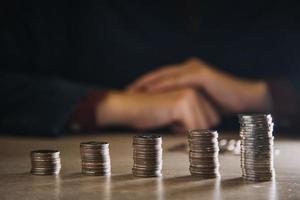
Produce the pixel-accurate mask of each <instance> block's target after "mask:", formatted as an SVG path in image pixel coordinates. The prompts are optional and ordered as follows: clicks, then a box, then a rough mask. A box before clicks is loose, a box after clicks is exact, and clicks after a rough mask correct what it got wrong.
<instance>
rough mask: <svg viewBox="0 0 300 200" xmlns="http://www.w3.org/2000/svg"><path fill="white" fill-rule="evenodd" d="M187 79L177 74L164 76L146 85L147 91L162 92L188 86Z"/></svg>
mask: <svg viewBox="0 0 300 200" xmlns="http://www.w3.org/2000/svg"><path fill="white" fill-rule="evenodd" d="M189 86H190V84H189V81H188V79H187V78H186V77H184V76H181V75H177V76H172V77H165V78H162V79H161V80H158V81H156V82H155V83H152V84H149V85H148V86H146V88H145V91H147V92H163V91H166V90H171V89H177V88H183V87H189Z"/></svg>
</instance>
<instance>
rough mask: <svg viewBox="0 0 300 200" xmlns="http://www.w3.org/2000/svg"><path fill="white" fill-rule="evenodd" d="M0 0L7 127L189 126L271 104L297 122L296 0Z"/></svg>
mask: <svg viewBox="0 0 300 200" xmlns="http://www.w3.org/2000/svg"><path fill="white" fill-rule="evenodd" d="M0 7H1V15H2V16H1V21H2V22H3V23H2V24H3V26H1V32H0V34H1V35H0V41H1V59H0V62H1V69H0V70H1V73H0V84H1V87H0V94H1V100H0V103H1V104H0V111H1V116H0V130H1V132H2V133H15V134H23V135H26V134H35V135H60V134H62V133H63V132H69V131H70V129H71V130H72V129H76V130H80V131H95V130H97V129H99V128H103V127H109V126H125V127H132V128H136V129H139V130H145V129H153V128H160V127H165V126H172V127H175V129H177V130H178V131H183V130H188V129H195V128H212V127H215V126H217V125H218V124H219V123H220V122H221V121H222V119H223V118H224V116H227V115H233V114H236V113H241V112H272V113H274V115H275V116H277V117H278V120H279V122H280V124H282V125H288V126H289V127H292V125H297V122H299V120H298V119H299V118H298V116H299V106H298V103H299V97H298V95H299V92H300V88H299V86H300V84H299V78H298V77H299V69H298V65H299V64H300V60H299V56H298V52H299V47H300V44H299V43H300V36H299V23H298V22H299V15H298V10H299V3H298V2H296V1H288V2H287V1H273V0H264V1H258V0H256V1H251V2H240V1H237V0H231V1H216V0H210V1H206V0H203V1H193V0H188V1H162V2H156V1H149V2H148V1H147V2H135V1H128V2H124V1H118V0H110V1H93V0H88V1H81V0H76V1H68V0H64V1H51V2H41V1H34V0H30V1H26V2H24V1H14V2H1V6H0ZM208 63H209V64H208ZM160 66H162V67H160ZM153 70H154V71H153ZM145 74H146V75H145ZM127 86H128V89H126V88H127ZM281 122H282V123H281Z"/></svg>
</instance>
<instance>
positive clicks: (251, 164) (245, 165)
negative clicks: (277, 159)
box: [239, 114, 274, 181]
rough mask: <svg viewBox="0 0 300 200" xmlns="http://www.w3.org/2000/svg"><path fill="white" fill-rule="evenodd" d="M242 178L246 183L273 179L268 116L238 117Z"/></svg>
mask: <svg viewBox="0 0 300 200" xmlns="http://www.w3.org/2000/svg"><path fill="white" fill-rule="evenodd" d="M239 122H240V136H241V168H242V176H243V178H244V179H245V180H248V181H269V180H272V178H273V177H274V166H273V140H274V137H273V126H274V124H273V122H272V116H271V115H270V114H253V115H239Z"/></svg>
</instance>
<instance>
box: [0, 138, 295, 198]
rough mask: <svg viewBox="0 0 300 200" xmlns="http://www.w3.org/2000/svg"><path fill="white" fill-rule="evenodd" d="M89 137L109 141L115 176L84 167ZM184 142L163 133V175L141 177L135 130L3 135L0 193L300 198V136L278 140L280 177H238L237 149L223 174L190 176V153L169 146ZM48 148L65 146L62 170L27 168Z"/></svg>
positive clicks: (224, 156) (5, 195) (7, 195)
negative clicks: (87, 172) (136, 168)
mask: <svg viewBox="0 0 300 200" xmlns="http://www.w3.org/2000/svg"><path fill="white" fill-rule="evenodd" d="M89 140H105V141H108V142H109V143H110V155H111V161H112V162H111V164H112V176H111V177H90V176H84V175H82V174H81V173H80V170H81V165H80V154H79V143H80V142H81V141H89ZM182 142H186V137H184V136H174V135H167V136H164V137H163V148H164V154H163V159H164V166H163V177H159V178H137V177H133V176H132V174H131V168H132V164H133V161H132V144H131V143H132V135H131V134H105V135H103V134H102V135H96V136H95V135H92V136H91V135H89V136H74V137H73V136H72V137H65V138H61V139H45V138H43V139H41V138H39V139H34V138H20V137H0V199H1V200H2V199H23V200H24V199H30V200H34V199H73V200H74V199H98V200H99V199H121V200H126V199H130V200H132V199H139V200H147V199H159V200H161V199H172V200H173V199H180V200H183V199H188V200H193V199H204V200H208V199H300V155H299V154H300V140H295V139H278V140H275V147H276V148H278V149H279V150H280V154H279V155H278V156H275V169H276V179H275V181H271V182H263V183H246V182H244V181H243V180H242V179H241V177H240V175H241V170H240V157H239V156H237V155H233V154H221V155H220V156H219V159H220V163H221V167H220V172H221V178H219V179H210V180H201V179H199V178H197V177H192V176H190V175H189V161H188V154H187V153H186V152H184V151H168V149H169V148H170V147H172V146H174V145H177V144H180V143H182ZM47 148H54V149H58V150H60V151H61V158H62V165H63V167H62V171H61V174H60V175H59V176H57V177H55V176H33V175H31V174H29V170H30V157H29V154H30V151H31V150H33V149H47Z"/></svg>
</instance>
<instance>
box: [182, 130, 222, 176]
mask: <svg viewBox="0 0 300 200" xmlns="http://www.w3.org/2000/svg"><path fill="white" fill-rule="evenodd" d="M188 142H189V149H190V151H189V160H190V173H191V175H194V176H197V177H201V178H204V179H206V178H216V177H218V176H219V159H218V156H219V144H218V132H217V131H215V130H207V129H203V130H192V131H189V134H188Z"/></svg>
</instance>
